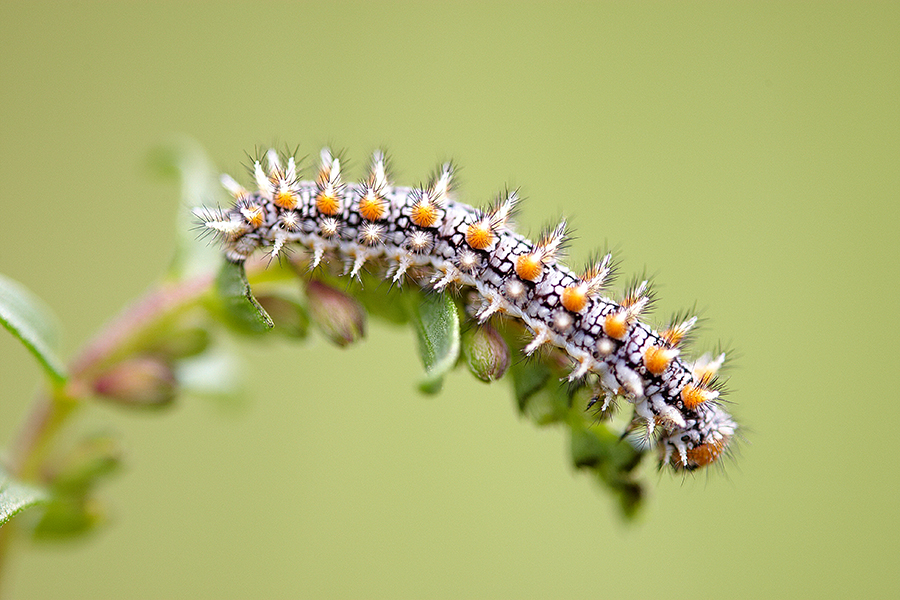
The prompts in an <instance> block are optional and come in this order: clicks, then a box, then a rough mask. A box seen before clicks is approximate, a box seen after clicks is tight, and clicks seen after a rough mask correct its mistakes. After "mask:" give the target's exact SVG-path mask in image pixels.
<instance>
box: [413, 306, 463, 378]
mask: <svg viewBox="0 0 900 600" xmlns="http://www.w3.org/2000/svg"><path fill="white" fill-rule="evenodd" d="M410 303H411V304H412V306H410V313H411V314H412V321H413V324H414V325H415V327H416V333H417V334H418V337H419V356H420V357H421V358H422V363H423V364H424V365H425V379H424V380H423V381H422V383H421V384H420V385H419V389H420V390H422V391H423V392H425V393H427V394H434V393H437V392H438V391H440V389H441V385H442V384H443V381H444V375H445V374H446V373H447V372H448V371H450V369H452V368H453V367H454V366H455V365H456V360H457V359H458V358H459V335H460V334H459V312H458V311H457V308H456V304H455V303H454V302H453V299H452V298H450V295H449V294H444V293H442V294H429V295H425V296H415V295H414V296H412V300H410Z"/></svg>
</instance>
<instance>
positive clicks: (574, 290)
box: [559, 285, 605, 329]
mask: <svg viewBox="0 0 900 600" xmlns="http://www.w3.org/2000/svg"><path fill="white" fill-rule="evenodd" d="M559 300H560V302H562V305H563V308H565V309H566V310H569V311H572V312H574V313H577V312H581V311H582V310H584V307H585V306H587V301H588V298H587V293H586V290H585V289H584V286H583V285H570V286H569V287H567V288H565V289H564V290H563V291H562V295H561V296H560V299H559ZM604 329H605V327H604Z"/></svg>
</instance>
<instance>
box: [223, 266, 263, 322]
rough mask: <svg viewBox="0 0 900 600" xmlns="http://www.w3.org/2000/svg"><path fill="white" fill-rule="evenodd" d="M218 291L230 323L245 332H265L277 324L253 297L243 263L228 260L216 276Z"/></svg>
mask: <svg viewBox="0 0 900 600" xmlns="http://www.w3.org/2000/svg"><path fill="white" fill-rule="evenodd" d="M216 291H217V292H218V295H219V299H220V300H221V303H222V308H223V309H224V313H225V318H226V319H227V321H228V323H229V324H230V325H232V326H233V327H235V328H236V329H238V330H240V331H243V332H245V333H264V332H266V331H269V330H270V329H272V328H273V327H274V326H275V324H274V323H273V322H272V318H271V317H270V316H269V314H268V313H267V312H266V310H265V309H264V308H263V307H262V306H261V305H260V303H259V302H257V301H256V298H254V297H253V292H252V291H251V290H250V284H249V283H247V273H246V272H245V271H244V264H243V263H238V264H235V263H232V262H226V263H225V264H224V265H222V269H221V270H220V271H219V275H218V277H217V278H216Z"/></svg>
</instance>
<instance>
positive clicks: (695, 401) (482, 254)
mask: <svg viewBox="0 0 900 600" xmlns="http://www.w3.org/2000/svg"><path fill="white" fill-rule="evenodd" d="M265 162H267V165H266V167H267V168H266V169H264V168H263V165H262V164H261V160H255V161H254V164H253V167H252V173H253V177H254V179H255V183H256V187H257V190H256V191H249V190H247V189H246V188H244V187H243V186H242V185H240V184H239V183H238V182H237V181H236V180H234V179H233V178H231V177H230V176H228V175H223V176H222V178H221V181H222V184H223V185H224V187H225V188H226V189H227V190H228V191H229V192H230V193H231V195H232V196H233V197H234V203H233V205H232V206H231V207H230V208H228V209H222V208H203V209H198V210H196V211H195V214H196V216H197V217H198V218H199V219H200V224H201V227H203V228H204V229H205V230H207V231H208V232H212V233H214V234H215V236H216V237H217V239H218V240H219V242H220V243H221V245H222V247H223V248H224V252H225V256H226V258H227V259H228V260H230V261H232V262H236V263H241V262H243V261H245V260H246V259H247V258H248V257H249V256H250V255H251V254H253V253H254V252H255V251H256V250H258V249H260V248H265V249H266V250H267V252H268V254H269V256H270V257H272V258H276V257H279V256H280V255H281V254H283V253H284V252H285V251H286V250H287V248H288V247H289V245H294V244H299V245H300V246H302V247H303V248H304V249H306V250H307V251H308V252H309V253H310V256H311V258H310V264H311V268H315V267H317V266H319V265H320V264H322V263H323V261H324V262H328V260H329V259H330V258H331V257H336V258H337V259H339V260H341V261H343V263H344V265H345V274H349V276H350V277H351V278H354V277H355V278H359V274H360V272H361V270H362V269H363V268H364V267H365V265H366V264H367V263H373V262H377V263H381V264H385V265H387V271H386V275H385V277H386V278H389V279H390V280H391V281H392V283H393V284H396V285H402V284H403V283H404V281H405V280H407V279H411V280H412V281H414V282H416V284H418V285H421V286H423V287H428V288H430V289H433V290H436V291H442V290H444V289H445V288H447V287H448V286H451V285H452V286H463V287H469V288H471V289H473V290H475V291H476V292H477V294H478V297H479V299H480V306H479V307H478V308H477V312H476V314H475V319H476V320H477V322H479V323H484V322H485V321H487V320H488V319H489V318H490V317H491V316H492V315H495V314H497V313H503V314H505V315H507V316H510V317H513V318H516V319H520V320H521V321H522V323H524V325H525V326H526V327H527V329H528V330H529V331H530V332H531V333H532V334H533V338H532V339H531V341H530V343H528V344H527V346H525V348H524V352H525V354H526V355H531V354H532V353H534V352H535V351H537V350H538V348H540V347H541V346H543V345H545V344H550V345H552V346H556V347H558V348H560V349H562V350H563V351H564V352H565V353H566V354H567V355H568V357H569V359H570V360H571V364H572V370H571V373H570V375H569V380H570V381H587V382H588V384H589V385H591V386H592V387H593V388H594V390H595V393H594V395H593V397H594V400H592V401H591V405H593V404H594V403H595V402H600V403H601V405H600V410H601V411H606V410H608V409H609V408H610V406H611V405H612V400H613V399H615V398H616V397H624V398H625V399H626V400H627V401H628V402H629V403H630V404H632V405H633V407H634V422H640V423H643V424H645V425H646V431H647V434H646V435H647V439H648V440H649V439H650V437H651V436H653V435H655V436H656V440H655V442H656V444H657V447H658V448H659V452H660V463H661V464H662V465H671V467H673V468H674V469H675V470H676V471H677V470H685V471H691V470H694V469H697V468H700V467H704V466H707V465H710V464H712V463H715V462H716V461H717V460H719V459H720V458H721V457H722V456H723V455H724V454H726V453H727V452H728V450H729V445H730V443H731V442H732V440H733V438H734V436H735V434H736V432H737V428H738V426H737V424H736V423H735V421H734V420H733V419H732V417H731V416H730V415H729V414H728V413H727V412H726V411H725V410H724V409H723V407H722V405H721V399H720V394H721V389H720V388H721V385H720V383H719V381H718V379H717V377H716V375H717V372H718V371H719V369H720V368H721V366H722V364H723V362H724V360H725V354H724V353H722V354H719V355H718V356H715V357H713V356H712V355H709V354H705V355H703V356H701V357H699V358H697V359H695V360H688V359H686V358H685V357H684V356H683V355H682V349H683V348H682V346H683V343H684V341H685V339H686V337H687V336H688V333H689V331H690V330H691V329H692V328H693V327H694V326H695V324H696V323H697V318H696V317H691V318H688V319H684V320H678V321H674V322H672V323H669V324H668V325H667V326H665V327H663V328H661V329H660V330H657V329H654V328H652V327H651V326H649V325H647V324H645V323H644V322H643V321H642V320H641V318H640V317H641V315H642V313H643V312H645V311H646V310H647V308H648V305H649V303H650V301H651V294H650V292H649V288H648V285H647V282H646V281H643V282H640V283H638V284H637V285H634V286H632V287H630V289H628V290H627V291H626V292H625V294H624V297H623V298H622V299H621V300H620V301H618V302H616V301H614V300H612V299H611V298H609V297H607V296H606V295H604V291H605V289H606V286H607V284H608V280H609V279H610V275H611V272H612V264H611V256H610V255H609V254H606V255H605V256H603V257H602V258H601V259H599V260H597V261H595V262H593V264H591V265H590V266H589V267H588V268H587V269H586V270H585V271H584V272H583V273H580V274H576V273H575V272H573V271H571V270H570V269H569V268H567V267H565V266H564V265H562V264H561V263H560V262H559V259H560V251H561V247H562V246H563V244H564V242H565V240H566V223H565V222H564V221H563V222H562V223H560V224H559V225H558V226H556V227H553V228H550V229H549V230H547V231H546V232H544V233H543V235H542V236H541V237H540V238H539V239H538V241H537V242H532V241H530V240H529V239H527V238H526V237H524V236H523V235H520V234H518V233H516V232H515V231H513V230H512V226H511V223H510V217H511V215H512V214H513V212H514V209H515V207H516V204H517V202H518V200H519V198H518V195H517V193H516V192H515V191H508V192H506V193H505V194H502V195H501V196H500V197H499V198H498V200H497V201H496V203H495V204H494V206H493V207H492V208H490V209H489V210H482V209H478V208H473V207H472V206H469V205H466V204H463V203H460V202H457V201H455V200H454V198H453V184H452V177H453V166H452V165H451V164H450V163H447V164H444V165H443V166H441V168H440V169H439V170H438V171H437V173H436V175H435V176H434V177H433V178H432V179H431V181H430V183H428V184H427V185H422V186H419V187H401V186H396V185H394V184H392V183H391V181H390V180H389V177H388V171H387V168H386V159H385V156H384V154H383V153H382V152H380V151H378V152H375V154H374V156H373V158H372V161H371V167H370V169H369V175H368V176H367V177H366V179H365V180H364V181H362V182H360V183H347V182H345V181H344V179H343V176H342V173H341V160H340V159H339V158H338V157H335V156H333V155H332V153H331V151H330V150H328V149H327V148H326V149H324V150H322V153H321V165H320V167H319V169H318V173H317V176H316V179H315V180H314V181H307V180H302V179H301V177H300V171H299V169H298V165H297V160H296V159H295V158H294V156H291V155H287V154H279V153H277V152H275V151H274V150H269V151H268V153H266V155H265Z"/></svg>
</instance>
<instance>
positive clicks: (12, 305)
mask: <svg viewBox="0 0 900 600" xmlns="http://www.w3.org/2000/svg"><path fill="white" fill-rule="evenodd" d="M0 322H2V323H3V326H4V327H6V328H7V329H8V330H9V331H10V333H12V334H13V335H14V336H15V337H16V338H17V339H18V340H19V341H20V342H22V343H23V344H24V345H25V347H26V348H28V350H29V352H31V353H32V354H33V355H34V356H35V358H37V360H38V362H39V363H40V364H41V366H42V367H43V368H44V371H46V373H47V375H48V376H49V377H50V378H51V379H52V380H53V381H54V382H55V383H57V384H60V383H62V382H64V381H65V380H66V369H65V367H64V366H63V362H62V361H61V360H60V359H59V357H58V356H57V355H56V348H57V344H58V342H59V332H58V328H57V324H56V323H57V322H56V317H55V316H54V315H53V313H52V312H51V311H50V309H49V308H48V307H47V305H46V304H44V302H43V301H42V300H41V299H40V298H38V297H37V296H35V295H34V294H32V293H31V292H30V291H28V290H27V289H26V288H25V287H23V286H22V285H21V284H19V283H17V282H15V281H13V280H12V279H9V278H8V277H5V276H3V275H0Z"/></svg>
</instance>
